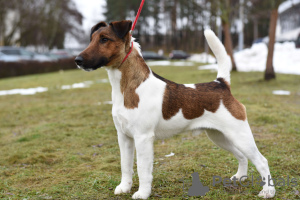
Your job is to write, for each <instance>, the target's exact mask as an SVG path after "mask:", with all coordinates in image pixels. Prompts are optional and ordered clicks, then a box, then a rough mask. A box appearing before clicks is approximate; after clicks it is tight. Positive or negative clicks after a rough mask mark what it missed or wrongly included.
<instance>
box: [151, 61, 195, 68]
mask: <svg viewBox="0 0 300 200" xmlns="http://www.w3.org/2000/svg"><path fill="white" fill-rule="evenodd" d="M147 65H148V66H149V67H152V66H177V67H184V66H194V63H193V62H189V61H175V62H172V61H169V60H162V61H149V62H147Z"/></svg>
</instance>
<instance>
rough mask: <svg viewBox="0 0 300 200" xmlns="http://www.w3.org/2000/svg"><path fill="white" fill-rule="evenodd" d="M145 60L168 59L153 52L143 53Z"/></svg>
mask: <svg viewBox="0 0 300 200" xmlns="http://www.w3.org/2000/svg"><path fill="white" fill-rule="evenodd" d="M142 55H143V58H144V60H166V59H167V58H166V57H164V56H161V55H159V54H157V53H155V52H153V51H143V52H142Z"/></svg>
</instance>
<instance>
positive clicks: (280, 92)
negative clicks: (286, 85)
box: [272, 90, 291, 95]
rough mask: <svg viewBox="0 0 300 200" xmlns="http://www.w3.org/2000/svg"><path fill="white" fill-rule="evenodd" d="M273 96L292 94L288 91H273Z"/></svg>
mask: <svg viewBox="0 0 300 200" xmlns="http://www.w3.org/2000/svg"><path fill="white" fill-rule="evenodd" d="M272 94H274V95H290V94H291V92H290V91H287V90H273V92H272Z"/></svg>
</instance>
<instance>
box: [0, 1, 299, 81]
mask: <svg viewBox="0 0 300 200" xmlns="http://www.w3.org/2000/svg"><path fill="white" fill-rule="evenodd" d="M20 2H21V3H20ZM139 4H140V0H127V1H121V0H84V1H83V0H26V1H20V0H10V1H6V0H0V66H1V65H2V66H3V67H2V71H1V73H0V74H1V75H0V77H7V76H15V75H22V74H20V73H21V72H20V70H19V72H17V71H16V70H13V68H14V67H12V66H15V68H16V67H18V66H19V65H18V64H16V63H19V64H20V63H22V65H23V66H24V65H26V63H30V62H31V63H30V66H32V69H30V70H29V67H27V70H23V72H22V73H35V72H36V70H37V69H36V68H39V69H38V71H37V73H41V72H48V71H53V70H57V69H61V68H62V69H69V68H75V67H76V66H74V63H73V61H72V60H73V57H74V56H76V55H78V54H79V53H80V52H81V51H82V50H83V49H84V48H85V47H86V46H87V45H88V43H89V34H90V28H91V27H92V26H93V25H94V24H96V23H97V22H99V21H106V22H110V21H116V20H123V19H131V20H134V18H135V15H136V12H137V10H138V7H139ZM206 28H211V29H212V30H213V31H214V32H215V33H216V34H217V35H218V37H219V38H220V39H221V40H222V41H223V42H224V44H225V47H226V49H227V52H228V53H229V55H230V56H231V59H232V64H233V70H236V69H237V68H238V67H239V66H238V65H240V71H246V70H247V69H248V68H249V66H248V68H247V67H246V68H247V69H245V64H243V63H241V64H239V62H240V61H239V58H236V57H238V55H235V52H241V51H243V50H244V49H245V48H251V47H252V46H253V44H260V45H261V44H263V46H257V47H256V50H257V51H258V52H262V54H266V55H265V56H264V57H265V59H264V60H263V61H261V62H263V63H266V62H267V63H268V61H266V59H267V57H268V59H269V60H271V61H273V55H269V54H268V49H269V52H270V48H271V51H272V52H273V49H274V43H284V42H289V43H290V44H289V45H285V46H284V47H280V49H287V50H288V51H291V49H293V50H295V49H297V48H299V47H300V35H299V34H300V0H264V1H260V0H188V1H187V0H146V1H145V5H144V7H143V10H142V13H141V16H140V18H139V21H138V23H137V25H136V28H135V31H134V32H133V36H134V37H135V38H137V40H138V42H140V44H141V46H142V51H143V55H144V58H145V60H166V59H188V58H191V59H192V60H196V61H199V62H205V63H207V62H209V61H210V57H209V56H208V54H207V53H209V50H208V47H207V44H206V43H205V38H204V34H203V31H204V29H206ZM269 38H270V39H269ZM270 43H271V44H270ZM270 45H271V46H270ZM272 45H273V48H272ZM286 46H287V47H286ZM267 48H268V49H267ZM252 50H253V49H252ZM257 51H255V50H254V53H255V52H256V53H257ZM275 51H276V45H275ZM202 52H206V54H203V55H202V54H200V53H202ZM248 53H249V52H248ZM298 53H299V52H298ZM195 54H198V56H193V55H195ZM204 55H206V56H204ZM241 55H242V56H247V55H244V54H241ZM269 56H270V58H269ZM240 57H241V56H240ZM296 57H299V56H296ZM67 59H69V61H66V60H67ZM255 59H257V58H255ZM62 60H65V61H64V62H63V63H59V62H61V61H62ZM236 60H237V61H236ZM279 60H281V59H279ZM41 62H47V63H48V65H47V66H44V67H42V68H41V67H37V66H38V65H40V63H41ZM57 62H58V64H53V63H57ZM211 62H214V60H213V61H211ZM258 62H260V61H258ZM49 63H52V64H49ZM62 65H64V66H62ZM269 65H270V67H269V68H273V64H272V62H271V64H269ZM4 66H5V67H6V68H5V67H4ZM34 66H35V67H34ZM7 67H9V68H10V70H8V69H7ZM253 67H254V66H251V67H250V68H251V69H252V68H253ZM3 68H5V69H3ZM254 68H255V67H254ZM258 68H259V69H257V70H260V71H262V69H261V68H264V69H265V68H266V65H265V64H264V67H261V66H260V67H258ZM279 68H285V67H279ZM0 70H1V68H0ZM238 70H239V69H238ZM248 70H249V69H248ZM254 70H256V69H254ZM24 71H26V72H24ZM273 71H274V70H273ZM296 73H300V72H298V71H297V72H296Z"/></svg>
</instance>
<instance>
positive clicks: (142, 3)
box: [121, 0, 145, 65]
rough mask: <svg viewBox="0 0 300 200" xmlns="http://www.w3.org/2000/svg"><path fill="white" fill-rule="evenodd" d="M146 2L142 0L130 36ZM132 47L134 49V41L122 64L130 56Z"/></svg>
mask: <svg viewBox="0 0 300 200" xmlns="http://www.w3.org/2000/svg"><path fill="white" fill-rule="evenodd" d="M144 2H145V0H142V2H141V4H140V7H139V10H138V12H137V14H136V16H135V20H134V22H133V24H132V26H131V31H130V36H131V32H132V31H133V30H134V28H135V25H136V22H137V20H138V18H139V16H140V14H141V12H142V8H143V5H144ZM132 49H133V42H131V48H130V51H129V52H128V53H127V55H126V56H125V58H124V59H123V61H122V63H121V65H122V64H123V62H124V61H125V60H126V59H127V58H128V56H129V55H130V53H131V52H132Z"/></svg>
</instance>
